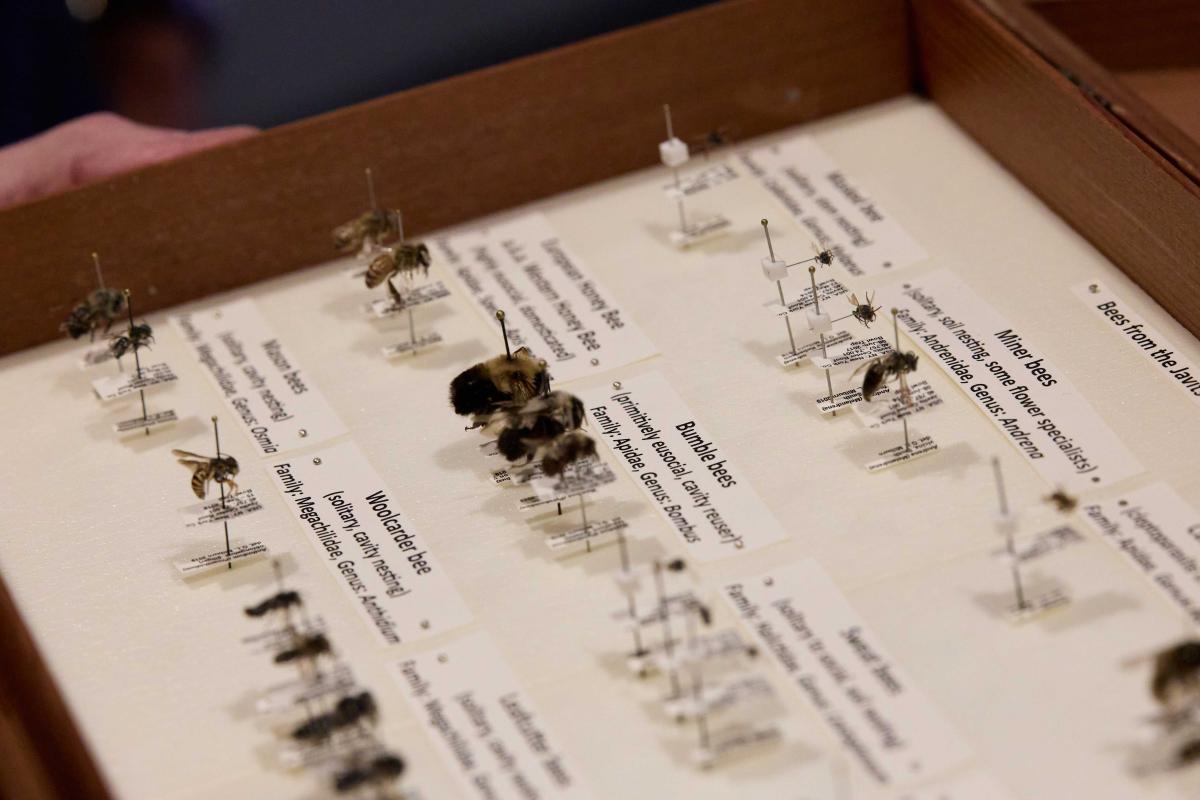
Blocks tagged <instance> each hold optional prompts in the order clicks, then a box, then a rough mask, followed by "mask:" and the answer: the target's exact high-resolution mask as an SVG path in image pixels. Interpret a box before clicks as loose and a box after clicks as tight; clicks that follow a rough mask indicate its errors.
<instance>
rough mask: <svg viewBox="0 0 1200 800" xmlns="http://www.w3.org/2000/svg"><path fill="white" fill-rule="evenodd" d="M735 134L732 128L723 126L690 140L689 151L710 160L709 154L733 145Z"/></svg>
mask: <svg viewBox="0 0 1200 800" xmlns="http://www.w3.org/2000/svg"><path fill="white" fill-rule="evenodd" d="M734 133H735V131H734V129H733V128H732V127H730V126H728V125H721V126H720V127H717V128H713V129H712V130H711V131H709V132H708V133H702V134H700V135H699V136H693V137H692V138H690V139H688V149H689V150H691V151H692V152H695V153H699V154H700V155H702V156H704V157H705V158H708V154H709V153H710V152H711V151H713V150H718V149H720V148H722V147H725V146H727V145H730V144H733V138H734Z"/></svg>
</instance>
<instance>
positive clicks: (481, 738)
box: [394, 633, 592, 800]
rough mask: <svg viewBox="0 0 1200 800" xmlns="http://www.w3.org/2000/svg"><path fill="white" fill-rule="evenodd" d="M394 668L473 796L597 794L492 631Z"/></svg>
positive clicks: (518, 799) (522, 799) (489, 799)
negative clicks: (585, 781) (584, 780)
mask: <svg viewBox="0 0 1200 800" xmlns="http://www.w3.org/2000/svg"><path fill="white" fill-rule="evenodd" d="M394 667H395V671H394V675H395V676H396V679H397V680H398V681H399V683H400V686H401V689H402V692H403V694H404V699H405V700H407V701H408V704H409V706H410V708H411V709H412V712H413V714H414V715H416V717H417V718H418V719H419V720H420V721H421V724H422V725H424V727H425V729H426V732H427V733H428V734H429V736H430V738H432V739H433V741H434V742H435V743H436V749H437V751H438V752H439V753H440V754H441V756H442V758H443V759H444V760H445V762H446V765H447V766H448V767H449V770H450V772H452V773H453V774H454V775H455V776H456V777H457V778H458V780H459V782H460V783H461V784H462V786H463V788H464V790H465V791H466V793H467V795H468V796H470V797H480V798H485V799H486V800H528V798H534V797H541V798H588V797H592V793H591V792H590V791H588V790H587V788H586V787H585V786H584V785H583V784H582V783H580V778H579V774H578V773H577V772H576V771H575V768H574V766H573V765H572V764H571V763H570V762H569V761H568V759H567V757H566V754H565V753H564V752H563V750H562V747H561V745H559V744H558V742H557V741H556V740H555V738H554V736H553V735H552V733H551V731H550V730H548V729H547V727H546V724H545V721H544V720H543V719H542V716H541V714H540V713H539V712H538V710H537V708H535V707H534V705H533V703H532V702H531V701H530V699H529V697H528V696H527V695H526V694H525V691H524V690H523V689H522V688H521V685H520V684H519V683H518V682H517V677H516V675H514V674H513V672H512V669H511V668H510V667H509V666H508V663H507V662H506V661H505V660H504V657H503V655H501V653H500V651H499V650H497V649H496V646H495V644H493V643H492V640H491V639H490V638H488V636H487V634H485V633H473V634H469V635H467V636H464V637H462V638H460V639H457V640H455V641H454V642H451V643H449V644H447V645H445V646H443V647H439V648H436V649H434V650H431V651H429V652H426V653H422V654H420V655H416V656H413V657H412V658H409V659H405V660H404V661H401V662H399V663H397V664H395V665H394Z"/></svg>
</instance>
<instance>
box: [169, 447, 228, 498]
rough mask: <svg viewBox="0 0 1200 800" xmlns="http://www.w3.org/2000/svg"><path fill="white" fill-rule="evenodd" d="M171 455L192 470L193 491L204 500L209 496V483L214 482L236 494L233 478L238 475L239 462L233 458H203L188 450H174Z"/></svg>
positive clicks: (218, 456)
mask: <svg viewBox="0 0 1200 800" xmlns="http://www.w3.org/2000/svg"><path fill="white" fill-rule="evenodd" d="M171 455H173V456H175V458H176V460H177V461H179V463H180V464H183V465H184V466H185V467H190V468H191V470H192V491H193V492H195V494H196V497H199V498H200V499H201V500H203V499H204V498H205V497H206V496H207V495H208V483H209V481H213V482H215V483H218V484H220V485H221V486H222V487H227V488H228V489H229V491H231V492H236V491H237V484H236V483H234V482H233V478H234V476H235V475H237V474H238V462H237V459H236V458H234V457H233V456H222V455H216V456H201V455H197V454H195V453H189V452H188V451H187V450H172V451H171Z"/></svg>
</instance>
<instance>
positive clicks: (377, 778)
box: [333, 753, 405, 794]
mask: <svg viewBox="0 0 1200 800" xmlns="http://www.w3.org/2000/svg"><path fill="white" fill-rule="evenodd" d="M404 768H405V765H404V759H402V758H401V757H400V756H398V755H395V754H394V753H380V754H379V755H377V756H375V757H374V758H372V759H370V760H369V761H366V762H365V763H363V762H361V761H359V762H358V763H355V764H354V765H353V766H351V767H349V768H347V769H344V770H342V771H341V772H338V773H337V774H336V775H334V777H333V790H334V791H335V792H337V793H338V794H346V793H348V792H354V791H357V790H359V789H361V788H363V787H365V786H377V787H378V786H383V785H385V784H388V783H392V782H394V781H395V780H396V779H398V778H399V777H400V776H401V775H403V774H404Z"/></svg>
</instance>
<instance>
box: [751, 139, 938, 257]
mask: <svg viewBox="0 0 1200 800" xmlns="http://www.w3.org/2000/svg"><path fill="white" fill-rule="evenodd" d="M741 161H742V164H743V165H744V166H745V167H746V169H747V170H749V171H750V173H752V174H753V175H755V176H756V177H757V178H758V179H759V180H760V181H761V182H762V185H763V186H764V187H765V188H766V190H767V191H768V192H770V193H771V194H772V195H774V196H775V198H776V199H778V200H779V202H780V203H782V204H783V205H784V207H785V208H787V210H788V211H789V212H791V214H792V216H793V217H795V219H796V221H797V222H798V223H800V226H801V227H802V228H804V229H805V230H806V231H808V233H809V234H810V236H811V237H812V239H813V241H814V242H815V243H816V244H817V245H819V246H820V247H821V248H828V249H830V250H832V251H833V252H834V255H835V256H836V257H837V263H840V264H841V265H842V266H843V267H845V268H846V270H847V271H848V272H849V273H850V274H851V275H859V276H861V275H874V274H878V273H880V272H884V271H887V270H890V269H899V268H900V267H906V266H908V265H909V264H915V263H916V262H918V261H923V260H924V259H925V258H926V254H925V251H924V250H923V249H921V246H920V245H919V244H917V242H916V241H915V240H914V239H913V238H912V237H911V236H909V235H908V232H907V231H905V230H904V229H903V228H902V227H900V224H899V223H897V222H896V221H895V220H894V219H892V217H891V216H890V215H888V214H887V213H886V212H885V211H884V210H883V209H882V208H881V207H880V206H879V204H878V203H876V202H875V201H874V200H872V199H871V197H870V196H869V195H868V194H867V193H866V192H865V191H863V189H862V186H861V185H860V184H858V183H857V182H856V181H854V180H852V179H851V178H850V177H849V176H847V175H846V173H845V172H844V171H842V170H841V169H839V168H838V166H837V164H835V163H834V162H833V159H831V158H830V157H829V156H828V155H826V154H825V152H824V151H823V150H821V148H820V147H818V146H817V143H816V142H815V141H814V140H813V139H812V137H810V136H798V137H795V138H792V139H787V140H786V141H783V142H780V143H778V144H772V145H766V146H764V147H758V148H755V149H753V150H750V151H747V152H745V153H743V154H742V155H741ZM809 255H811V253H804V254H803V255H798V256H796V257H807V256H809Z"/></svg>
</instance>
